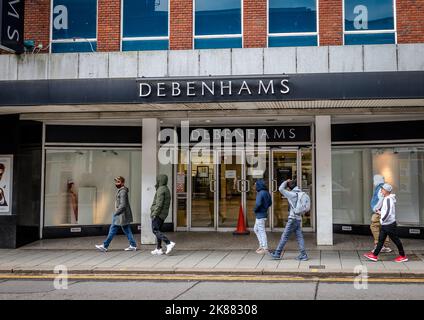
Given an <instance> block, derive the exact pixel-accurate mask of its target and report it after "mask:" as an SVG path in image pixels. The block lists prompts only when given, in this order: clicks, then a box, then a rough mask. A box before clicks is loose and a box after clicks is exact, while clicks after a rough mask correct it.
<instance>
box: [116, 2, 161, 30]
mask: <svg viewBox="0 0 424 320" xmlns="http://www.w3.org/2000/svg"><path fill="white" fill-rule="evenodd" d="M123 14H124V16H123V36H124V37H158V36H165V37H166V36H168V0H124V5H123Z"/></svg>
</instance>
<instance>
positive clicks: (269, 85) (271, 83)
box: [258, 80, 274, 94]
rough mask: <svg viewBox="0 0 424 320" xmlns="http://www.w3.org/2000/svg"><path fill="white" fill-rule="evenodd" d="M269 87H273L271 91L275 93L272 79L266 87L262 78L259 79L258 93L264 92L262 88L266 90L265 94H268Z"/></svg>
mask: <svg viewBox="0 0 424 320" xmlns="http://www.w3.org/2000/svg"><path fill="white" fill-rule="evenodd" d="M269 89H271V93H272V94H274V81H273V80H270V81H269V82H268V86H267V87H266V88H265V85H264V82H263V81H262V80H259V92H258V94H261V93H262V90H263V91H264V92H265V94H268V91H269Z"/></svg>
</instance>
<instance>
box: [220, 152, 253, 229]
mask: <svg viewBox="0 0 424 320" xmlns="http://www.w3.org/2000/svg"><path fill="white" fill-rule="evenodd" d="M218 159H219V163H218V166H219V169H218V172H219V184H218V202H219V204H218V228H230V227H231V228H235V227H236V226H237V221H238V215H239V210H240V206H241V205H242V203H243V190H244V189H245V188H246V184H245V183H244V182H245V181H244V172H243V170H242V168H243V163H244V159H243V153H242V152H233V153H231V151H229V152H226V151H225V150H224V151H222V152H220V153H219V157H218Z"/></svg>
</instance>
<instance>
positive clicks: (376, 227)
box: [370, 174, 392, 253]
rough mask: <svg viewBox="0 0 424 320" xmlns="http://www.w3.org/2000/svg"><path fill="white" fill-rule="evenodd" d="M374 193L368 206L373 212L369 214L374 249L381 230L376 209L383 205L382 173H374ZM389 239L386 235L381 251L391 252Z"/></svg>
mask: <svg viewBox="0 0 424 320" xmlns="http://www.w3.org/2000/svg"><path fill="white" fill-rule="evenodd" d="M373 180H374V193H373V195H372V198H371V202H370V206H371V210H372V212H373V214H372V216H371V225H370V229H371V233H372V235H373V237H374V249H375V248H376V247H377V243H378V238H379V235H380V230H381V224H380V214H379V213H377V211H378V210H380V209H381V206H382V205H383V199H384V196H383V194H382V193H381V188H382V187H383V185H384V182H385V181H384V177H383V176H382V175H379V174H376V175H374V179H373ZM389 245H390V240H389V237H386V240H385V241H384V245H383V248H382V249H381V252H386V253H389V252H392V249H391V248H390V246H389Z"/></svg>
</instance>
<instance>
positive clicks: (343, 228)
mask: <svg viewBox="0 0 424 320" xmlns="http://www.w3.org/2000/svg"><path fill="white" fill-rule="evenodd" d="M342 230H343V231H352V227H351V226H342Z"/></svg>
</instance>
